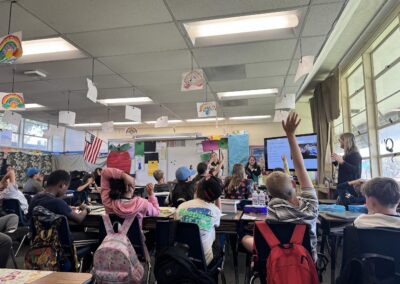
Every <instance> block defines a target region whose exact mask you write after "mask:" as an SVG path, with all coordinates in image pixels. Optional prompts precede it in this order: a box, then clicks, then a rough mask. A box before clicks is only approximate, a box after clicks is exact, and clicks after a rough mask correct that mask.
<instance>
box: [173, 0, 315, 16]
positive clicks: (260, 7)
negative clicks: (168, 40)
mask: <svg viewBox="0 0 400 284" xmlns="http://www.w3.org/2000/svg"><path fill="white" fill-rule="evenodd" d="M308 2H309V0H279V1H265V0H247V1H240V0H219V1H215V0H202V1H197V0H167V3H168V5H169V7H170V8H171V10H172V13H173V14H174V16H175V17H176V18H177V19H178V20H191V19H196V18H211V17H221V16H231V15H241V14H249V13H265V12H268V11H277V10H283V9H294V8H296V7H299V6H303V5H307V4H308Z"/></svg>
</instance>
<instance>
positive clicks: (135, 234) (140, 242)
mask: <svg viewBox="0 0 400 284" xmlns="http://www.w3.org/2000/svg"><path fill="white" fill-rule="evenodd" d="M109 217H110V220H111V223H112V224H113V228H114V231H115V232H117V231H118V226H122V224H123V223H124V219H123V218H121V217H118V216H117V215H109ZM106 235H107V232H106V228H105V226H104V223H103V219H101V221H100V225H99V242H100V243H101V242H103V240H104V238H105V237H106ZM127 235H128V239H129V240H130V241H131V243H132V246H133V248H134V249H135V252H136V255H137V256H138V257H139V260H141V261H144V262H145V263H146V265H147V276H146V283H149V282H150V274H151V259H150V256H149V253H148V251H147V247H146V244H145V239H144V235H143V232H142V228H141V225H140V222H139V219H138V218H135V220H133V223H132V225H131V227H130V228H129V230H128V234H127Z"/></svg>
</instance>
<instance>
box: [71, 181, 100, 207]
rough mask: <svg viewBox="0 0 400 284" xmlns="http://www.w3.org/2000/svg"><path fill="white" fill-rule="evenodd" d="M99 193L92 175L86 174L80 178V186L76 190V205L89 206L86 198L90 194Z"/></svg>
mask: <svg viewBox="0 0 400 284" xmlns="http://www.w3.org/2000/svg"><path fill="white" fill-rule="evenodd" d="M92 191H93V192H100V191H99V189H98V188H97V185H96V183H95V181H94V176H93V175H92V174H86V175H84V176H83V178H82V182H81V184H80V185H79V186H78V187H77V188H76V192H75V195H76V203H78V204H81V203H82V202H84V203H86V204H89V200H88V196H89V193H90V192H92Z"/></svg>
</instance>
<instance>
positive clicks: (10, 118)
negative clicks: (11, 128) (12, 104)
mask: <svg viewBox="0 0 400 284" xmlns="http://www.w3.org/2000/svg"><path fill="white" fill-rule="evenodd" d="M21 120H22V115H20V114H19V113H16V112H12V111H9V110H6V111H5V112H4V114H3V121H4V122H6V123H9V124H12V125H15V126H18V127H19V124H20V123H21Z"/></svg>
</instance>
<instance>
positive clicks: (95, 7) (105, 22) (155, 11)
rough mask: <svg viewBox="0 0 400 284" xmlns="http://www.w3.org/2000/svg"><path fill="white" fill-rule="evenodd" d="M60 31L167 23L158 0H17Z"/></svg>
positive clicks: (163, 7)
mask: <svg viewBox="0 0 400 284" xmlns="http://www.w3.org/2000/svg"><path fill="white" fill-rule="evenodd" d="M18 3H21V4H22V5H23V6H24V7H26V8H27V9H28V10H30V11H32V12H33V13H35V14H36V15H38V16H39V17H40V18H42V19H44V20H45V21H46V22H48V23H49V24H50V25H52V26H53V27H55V28H56V29H57V30H58V31H59V32H61V33H71V32H83V31H94V30H102V29H111V28H118V27H125V26H136V25H146V24H154V23H163V22H170V21H171V17H170V15H169V13H168V11H167V9H166V8H165V6H164V4H163V2H162V1H161V0H135V1H132V0H118V1H110V0H96V1H93V0H68V1H64V0H35V1H32V0H21V1H18Z"/></svg>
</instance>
